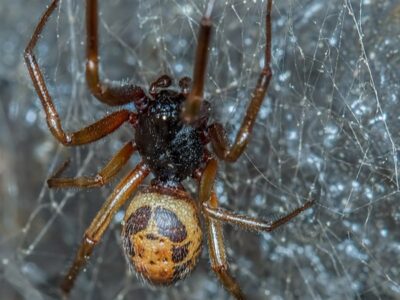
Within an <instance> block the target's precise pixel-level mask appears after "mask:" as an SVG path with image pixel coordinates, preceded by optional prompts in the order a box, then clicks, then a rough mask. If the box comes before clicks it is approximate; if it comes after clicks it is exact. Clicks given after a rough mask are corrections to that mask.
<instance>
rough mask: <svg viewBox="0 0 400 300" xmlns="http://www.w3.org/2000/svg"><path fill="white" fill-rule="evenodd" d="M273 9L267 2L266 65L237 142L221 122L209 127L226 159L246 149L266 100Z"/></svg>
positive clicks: (220, 153)
mask: <svg viewBox="0 0 400 300" xmlns="http://www.w3.org/2000/svg"><path fill="white" fill-rule="evenodd" d="M271 9H272V0H268V2H267V13H266V20H265V22H266V29H265V30H266V46H265V58H264V59H265V65H264V68H263V69H262V71H261V74H260V76H259V78H258V81H257V85H256V87H255V89H254V91H253V93H252V98H251V101H250V104H249V106H248V108H247V111H246V115H245V116H244V119H243V121H242V124H241V126H240V129H239V132H238V133H237V134H236V139H235V142H234V143H233V145H232V146H230V145H229V142H228V140H227V138H226V132H225V129H224V127H223V126H222V125H221V124H220V123H214V124H212V125H211V126H210V127H209V134H210V138H211V143H212V146H213V149H214V151H215V154H216V155H217V156H218V157H219V158H221V159H223V160H226V161H230V162H233V161H236V160H237V159H238V158H239V156H240V155H241V154H242V153H243V151H244V150H245V148H246V146H247V144H248V142H249V139H250V135H251V132H252V130H253V126H254V123H255V121H256V118H257V115H258V112H259V110H260V107H261V104H262V103H263V101H264V98H265V94H266V92H267V89H268V86H269V83H270V80H271V78H272V71H271V67H270V65H271Z"/></svg>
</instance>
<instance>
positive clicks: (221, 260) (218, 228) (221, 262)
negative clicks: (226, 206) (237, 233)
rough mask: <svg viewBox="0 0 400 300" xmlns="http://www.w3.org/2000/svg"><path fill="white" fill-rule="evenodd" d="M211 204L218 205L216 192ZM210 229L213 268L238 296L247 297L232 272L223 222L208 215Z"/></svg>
mask: <svg viewBox="0 0 400 300" xmlns="http://www.w3.org/2000/svg"><path fill="white" fill-rule="evenodd" d="M209 205H210V206H212V207H218V200H217V197H216V195H215V193H214V192H212V193H211V198H210V201H209ZM205 220H206V225H207V229H208V235H207V237H208V248H209V252H210V259H211V268H212V269H213V271H214V272H215V274H216V275H217V276H218V278H219V280H220V281H221V282H222V284H223V285H224V287H225V288H226V289H227V290H228V291H229V292H230V293H231V294H232V295H233V296H234V297H235V298H236V299H245V296H244V294H243V292H242V290H241V289H240V287H239V284H238V283H237V282H236V280H235V278H234V277H233V276H232V275H231V274H230V272H229V268H228V262H227V259H226V253H225V245H224V238H223V234H222V224H221V222H220V221H218V220H214V219H212V218H210V217H208V216H206V217H205Z"/></svg>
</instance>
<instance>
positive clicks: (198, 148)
mask: <svg viewBox="0 0 400 300" xmlns="http://www.w3.org/2000/svg"><path fill="white" fill-rule="evenodd" d="M184 101H185V95H184V94H182V93H179V92H176V91H174V90H172V89H163V90H160V91H159V92H158V93H156V94H155V95H154V98H152V99H148V102H147V105H146V107H144V108H143V109H142V110H141V111H140V113H139V114H138V120H137V124H136V126H135V128H136V131H135V141H136V145H137V149H138V151H139V153H140V155H141V157H142V159H143V160H144V161H145V163H146V164H147V165H148V166H149V168H150V169H151V172H152V173H153V174H154V176H155V180H156V181H157V182H159V183H161V184H165V185H177V184H179V183H180V182H181V181H182V180H184V179H185V178H187V177H188V176H190V175H192V173H193V171H194V170H196V169H197V168H198V167H199V165H200V164H201V162H202V158H203V153H204V143H203V142H202V138H201V137H202V135H204V133H203V131H204V129H203V128H202V127H203V126H197V125H196V124H195V125H190V124H186V123H184V122H182V120H181V117H180V114H181V106H182V103H183V102H184Z"/></svg>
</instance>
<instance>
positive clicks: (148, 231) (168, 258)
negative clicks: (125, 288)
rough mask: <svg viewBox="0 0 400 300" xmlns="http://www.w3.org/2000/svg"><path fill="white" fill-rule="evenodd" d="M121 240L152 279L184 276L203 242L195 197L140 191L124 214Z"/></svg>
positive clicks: (132, 260) (140, 269)
mask: <svg viewBox="0 0 400 300" xmlns="http://www.w3.org/2000/svg"><path fill="white" fill-rule="evenodd" d="M122 241H123V247H124V250H125V255H126V257H127V259H128V261H129V262H130V263H131V264H132V265H133V266H134V268H135V270H136V272H137V273H138V274H139V275H141V277H143V278H144V279H146V280H147V281H149V282H150V283H152V284H158V285H169V284H172V283H174V282H176V281H177V280H179V279H182V278H184V277H185V276H186V275H188V274H189V273H190V271H191V270H192V269H193V268H194V266H195V265H196V263H197V260H198V257H199V254H200V252H201V245H202V232H201V227H200V222H199V219H198V216H197V213H196V209H195V207H194V204H193V202H192V200H190V199H189V198H186V199H185V198H179V197H176V196H175V195H165V194H160V193H157V192H151V191H150V192H142V193H139V194H137V195H136V196H135V198H134V199H133V200H132V202H131V204H130V205H129V207H128V209H127V211H126V214H125V225H124V228H123V230H122Z"/></svg>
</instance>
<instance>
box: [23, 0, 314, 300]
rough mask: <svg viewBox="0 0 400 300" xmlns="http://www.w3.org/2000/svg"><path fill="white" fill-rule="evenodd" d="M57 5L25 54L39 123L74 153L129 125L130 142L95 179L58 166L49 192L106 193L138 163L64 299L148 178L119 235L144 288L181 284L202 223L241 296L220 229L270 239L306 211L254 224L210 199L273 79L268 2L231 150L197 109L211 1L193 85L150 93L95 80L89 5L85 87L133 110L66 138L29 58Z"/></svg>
mask: <svg viewBox="0 0 400 300" xmlns="http://www.w3.org/2000/svg"><path fill="white" fill-rule="evenodd" d="M58 3H59V1H58V0H53V1H52V2H51V4H50V5H49V6H48V8H47V9H46V11H45V12H44V14H43V15H42V17H41V19H40V21H39V23H38V24H37V26H36V29H35V31H34V33H33V34H32V37H31V39H30V41H29V44H28V45H27V47H26V49H25V53H24V57H25V61H26V65H27V67H28V70H29V74H30V76H31V78H32V81H33V85H34V87H35V90H36V92H37V94H38V95H39V98H40V101H41V103H42V106H43V109H44V111H45V114H46V120H47V125H48V127H49V129H50V131H51V133H52V134H53V136H54V137H55V138H56V139H57V140H58V141H59V142H60V143H62V144H63V145H65V146H78V145H84V144H88V143H91V142H94V141H97V140H99V139H101V138H103V137H105V136H107V135H109V134H110V133H112V132H114V131H115V130H117V129H118V128H119V127H120V126H121V125H122V124H124V123H130V124H131V125H132V127H133V129H134V134H135V136H134V139H133V140H132V141H129V142H128V143H127V144H125V145H124V146H123V147H122V148H121V149H120V150H119V152H118V153H117V154H115V155H114V156H113V157H112V159H111V160H110V161H109V162H108V164H107V165H106V166H105V167H104V168H102V169H101V170H100V171H99V172H98V174H97V175H96V176H94V177H76V178H68V177H62V176H61V174H62V172H63V171H64V170H65V168H66V167H67V164H64V165H63V166H62V167H61V168H60V169H59V170H58V171H57V172H56V173H55V174H54V175H53V176H52V177H51V178H50V179H49V180H48V181H47V183H48V186H49V187H50V188H54V187H56V188H67V187H80V188H90V187H99V186H103V185H104V184H106V183H107V182H109V181H110V180H111V179H112V178H113V177H114V176H115V175H116V174H117V173H118V172H119V171H120V170H121V169H122V167H123V166H124V165H126V164H127V162H128V160H129V159H130V157H131V156H132V155H133V154H134V153H136V152H137V153H138V154H139V155H140V157H141V162H140V163H139V164H138V165H137V166H136V167H135V168H134V169H133V170H132V171H131V172H130V173H129V174H128V175H126V176H125V177H124V178H123V179H122V180H121V181H120V182H119V183H118V185H117V186H116V187H115V188H114V190H113V191H112V193H111V194H110V195H109V197H108V198H107V200H106V201H105V202H104V204H103V206H102V207H101V209H100V211H99V212H98V213H97V215H96V216H95V218H94V219H93V221H92V223H91V224H90V226H89V227H88V228H87V229H86V231H85V234H84V236H83V240H82V242H81V245H80V248H79V250H78V251H77V253H76V256H75V259H74V261H73V263H72V265H71V267H70V269H69V271H68V273H67V274H66V275H65V277H64V279H63V281H62V283H61V290H62V292H63V293H64V295H68V294H69V293H70V291H71V290H72V288H73V285H74V282H75V280H76V278H77V276H78V275H79V272H80V271H81V270H82V268H83V267H84V265H85V264H86V262H87V261H88V259H89V257H90V255H91V254H92V251H93V249H94V247H95V246H96V245H97V244H98V243H99V242H100V240H101V238H102V236H103V234H104V232H105V231H106V230H107V228H108V226H109V224H110V221H111V220H112V218H113V217H114V215H115V213H116V212H117V211H119V209H120V208H121V207H122V206H123V205H124V204H125V203H126V202H127V201H128V200H129V199H131V198H132V197H131V196H132V195H133V193H134V192H135V190H136V189H137V187H138V186H139V185H140V184H141V183H142V182H143V180H144V179H145V178H146V177H147V176H148V175H149V174H150V173H151V174H152V175H153V176H154V178H153V179H152V181H151V183H150V185H149V186H147V187H146V188H144V189H142V190H141V191H138V192H137V193H136V194H135V196H134V197H133V199H132V200H131V202H130V204H129V205H128V207H127V209H126V213H125V217H124V222H123V229H122V235H121V236H122V245H123V249H124V252H125V256H126V258H127V260H128V262H130V264H131V265H132V266H133V267H134V269H135V270H136V272H137V273H138V274H139V275H140V276H141V277H143V278H144V279H146V280H147V281H148V282H150V283H152V284H156V285H170V284H172V283H174V282H176V281H178V280H180V279H183V278H184V277H186V275H188V274H189V273H190V272H191V270H192V269H193V268H194V267H195V265H196V264H197V261H198V258H199V254H200V252H201V249H202V239H203V232H202V228H201V225H200V224H201V223H200V218H204V221H205V222H204V224H205V227H206V228H205V231H206V233H207V240H208V247H209V253H210V261H211V267H212V269H213V271H214V272H215V274H216V276H217V277H218V278H219V280H220V281H221V283H222V284H223V286H224V287H225V288H226V289H227V291H228V292H229V293H231V295H232V296H234V297H235V298H236V299H244V298H245V296H244V294H243V292H242V291H241V288H240V287H239V284H238V283H237V282H236V280H235V278H234V277H233V276H232V275H231V273H230V271H229V268H228V263H227V257H226V252H225V246H224V239H223V236H222V225H223V224H224V223H228V224H233V225H237V226H239V227H242V228H244V229H248V230H254V231H258V232H269V231H272V230H274V229H275V228H277V227H279V226H281V225H283V224H285V223H287V222H288V221H289V220H291V219H292V218H294V217H296V216H297V215H299V214H300V213H301V212H302V211H304V210H306V209H308V208H310V207H311V206H312V204H313V203H314V201H313V200H308V201H306V202H305V203H304V204H303V205H302V206H300V207H298V208H297V209H295V210H293V211H292V212H291V213H289V214H287V215H285V216H283V217H281V218H279V219H277V220H275V221H265V220H260V219H255V218H252V217H249V216H246V215H242V214H238V213H236V212H234V211H231V210H228V209H223V208H220V207H219V205H218V199H217V196H216V193H215V192H214V189H213V184H214V181H215V179H216V174H217V168H218V159H219V160H223V161H227V162H235V161H236V160H237V159H238V157H239V156H240V155H241V154H242V153H243V151H244V150H245V148H246V146H247V144H248V142H249V139H250V136H251V132H252V129H253V126H254V123H255V120H256V117H257V114H258V111H259V109H260V106H261V104H262V103H263V100H264V98H265V95H266V92H267V89H268V85H269V83H270V80H271V78H272V72H271V68H270V63H271V10H272V0H268V1H267V3H266V16H265V24H266V25H265V26H266V29H265V30H266V37H265V39H266V47H265V54H264V55H265V66H264V67H263V68H262V70H261V73H260V75H259V78H258V82H257V83H256V86H255V88H254V91H253V94H252V95H251V99H250V103H249V106H248V108H247V111H246V113H245V116H244V118H243V121H242V123H241V126H240V129H239V131H238V133H237V135H236V139H235V141H234V142H233V144H232V145H230V143H229V142H228V139H227V138H226V132H225V129H224V127H223V126H222V125H221V124H220V123H211V124H209V123H210V122H209V103H208V102H207V101H205V100H204V99H203V89H204V82H205V74H206V67H207V60H208V51H209V45H210V40H211V31H212V21H211V11H212V7H213V5H214V3H213V1H210V3H209V4H208V6H207V9H206V12H205V14H204V16H203V18H202V19H201V22H200V29H199V36H198V45H197V49H196V54H195V60H194V71H193V82H192V81H191V79H190V78H189V77H184V78H182V79H180V80H179V88H180V90H178V89H177V88H172V87H171V86H172V83H173V82H172V81H173V80H172V78H171V77H170V76H168V75H162V76H160V77H159V78H158V79H156V80H155V81H154V82H152V83H151V84H150V87H149V89H148V90H147V91H145V90H144V89H142V88H141V87H139V86H136V85H133V84H130V83H125V84H121V85H118V86H116V85H111V84H108V83H106V82H105V81H102V80H101V78H100V76H99V54H98V40H99V38H98V3H97V0H86V31H87V41H86V48H87V49H86V50H87V53H86V80H87V85H88V88H89V90H90V91H91V93H92V94H93V95H94V97H95V98H97V99H98V100H99V101H101V102H103V103H105V104H107V105H109V106H122V105H124V104H127V103H133V104H134V106H135V108H136V110H135V111H131V110H127V109H120V110H117V111H116V112H113V113H111V114H109V115H107V116H105V117H104V118H102V119H101V120H99V121H97V122H95V123H93V124H91V125H89V126H87V127H84V128H83V129H80V130H78V131H75V132H67V131H65V130H64V129H63V127H62V124H61V121H60V118H59V115H58V112H57V110H56V108H55V106H54V102H53V100H52V97H51V96H50V94H49V91H48V88H47V86H46V83H45V80H44V77H43V75H42V72H41V70H40V67H39V65H38V63H37V61H36V58H35V55H34V54H33V51H34V49H35V47H36V44H37V42H38V40H39V37H40V35H41V33H42V30H43V28H44V27H45V25H46V23H47V21H48V19H49V17H50V16H51V14H52V13H53V12H54V10H55V8H56V7H57V5H58ZM187 178H191V179H193V180H195V182H196V183H197V184H198V199H197V201H195V200H194V199H193V198H192V197H191V196H190V195H189V193H188V192H187V191H185V189H184V187H183V185H182V181H184V180H185V179H187Z"/></svg>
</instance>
